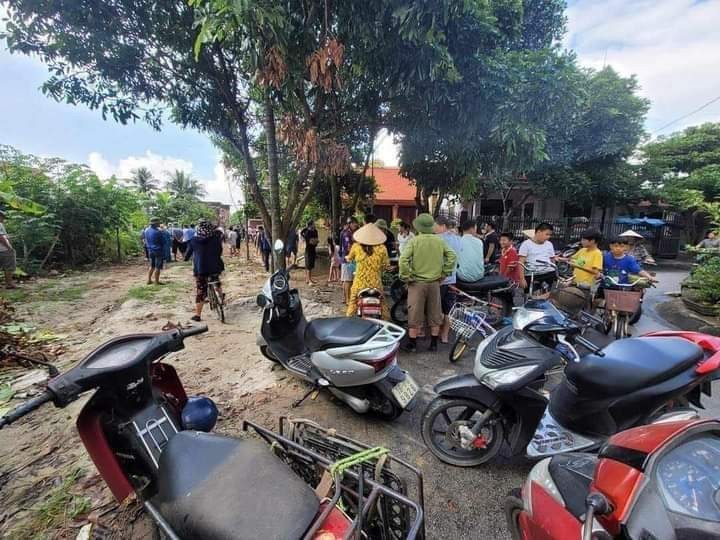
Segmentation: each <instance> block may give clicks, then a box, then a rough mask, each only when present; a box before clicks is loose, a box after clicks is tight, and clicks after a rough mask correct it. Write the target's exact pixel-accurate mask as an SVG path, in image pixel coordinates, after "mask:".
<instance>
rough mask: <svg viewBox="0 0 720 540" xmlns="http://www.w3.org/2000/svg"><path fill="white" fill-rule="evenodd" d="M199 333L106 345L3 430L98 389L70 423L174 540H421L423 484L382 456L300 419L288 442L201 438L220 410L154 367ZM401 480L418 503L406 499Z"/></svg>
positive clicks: (104, 472) (117, 487)
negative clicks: (414, 492)
mask: <svg viewBox="0 0 720 540" xmlns="http://www.w3.org/2000/svg"><path fill="white" fill-rule="evenodd" d="M206 331H207V327H206V326H202V327H196V328H189V329H179V328H174V329H172V330H170V331H167V332H162V333H157V334H134V335H129V336H123V337H120V338H116V339H113V340H111V341H109V342H107V343H105V344H104V345H102V346H101V347H99V348H98V349H96V350H95V351H93V352H92V353H90V354H89V355H88V356H87V357H86V358H85V359H84V360H82V361H81V362H80V363H79V364H78V365H77V366H75V367H74V368H72V369H70V370H69V371H67V372H65V373H63V374H61V375H59V376H57V377H55V378H53V379H52V380H50V381H49V383H48V385H47V389H46V390H44V391H43V392H42V393H40V394H39V395H38V396H36V397H34V398H32V399H30V400H29V401H26V402H25V403H23V404H22V405H20V406H19V407H18V408H16V409H15V410H13V411H12V412H10V413H8V414H7V415H6V416H4V417H2V418H0V428H2V427H4V426H6V425H8V424H10V423H12V422H14V421H16V420H18V419H20V418H22V417H23V416H25V415H26V414H28V413H29V412H31V411H33V410H35V409H37V408H38V407H40V406H41V405H43V404H45V403H48V402H50V401H52V402H53V403H54V404H55V406H57V407H65V406H66V405H68V404H69V403H71V402H72V401H74V400H75V399H77V398H78V397H79V396H80V395H81V394H83V393H84V392H87V391H90V390H95V393H94V394H93V396H92V397H91V398H90V400H89V401H88V402H87V403H86V404H85V406H84V407H83V409H82V411H81V412H80V415H79V417H78V419H77V428H78V431H79V434H80V439H81V440H82V442H83V444H84V446H85V448H86V449H87V452H88V453H89V454H90V457H91V458H92V460H93V462H94V463H95V466H96V467H97V469H98V472H99V473H100V476H101V477H102V478H103V480H104V481H105V482H106V484H107V486H108V488H109V489H110V491H111V492H112V494H113V495H114V496H115V498H116V499H117V501H118V502H123V501H125V500H127V499H128V498H131V497H136V498H138V499H139V500H140V501H142V503H143V505H144V507H145V509H146V510H147V512H148V514H149V515H150V516H151V517H152V519H153V520H154V521H155V523H156V524H157V526H158V528H159V529H160V530H161V531H162V532H163V533H164V534H165V536H166V537H168V538H170V539H178V538H208V539H220V538H222V539H230V538H247V539H251V538H252V539H255V538H303V539H307V540H310V539H320V538H322V539H323V540H332V539H336V538H337V539H339V538H349V537H350V536H353V537H354V535H359V536H358V537H363V538H365V537H368V538H379V537H382V538H421V537H422V534H423V504H422V495H423V494H422V476H421V475H420V473H419V472H418V471H417V470H416V469H414V468H412V467H410V466H409V465H407V464H406V463H404V462H402V461H400V460H398V459H397V458H395V457H393V456H391V455H389V454H387V450H384V449H375V450H384V451H382V452H378V451H373V449H369V448H368V447H367V446H365V445H362V444H361V443H358V442H357V441H353V440H351V439H348V438H346V437H343V436H341V435H338V434H336V433H334V432H332V433H330V432H327V431H325V430H323V429H322V428H319V427H318V426H315V425H314V424H310V423H308V422H303V421H294V422H293V421H286V422H285V425H286V426H287V427H286V429H290V428H291V431H292V434H290V435H288V436H287V437H286V436H285V435H284V432H283V423H281V433H280V434H277V433H274V432H272V431H270V430H267V429H265V428H262V427H260V426H257V425H255V424H253V423H251V422H245V423H244V425H243V429H244V430H246V431H247V430H250V429H252V430H253V431H254V432H255V433H257V434H258V435H259V436H260V437H261V438H262V439H264V440H265V441H266V442H268V443H269V444H270V446H267V445H264V444H263V443H261V442H259V441H257V440H252V439H247V438H245V439H234V438H230V437H223V436H220V435H215V434H212V433H208V432H209V431H210V430H211V429H212V428H213V426H214V424H215V420H216V419H217V409H216V408H215V405H214V404H213V403H212V401H211V400H209V399H208V398H204V397H203V398H188V396H187V395H186V393H185V389H184V388H183V385H182V383H181V382H180V379H179V378H178V375H177V373H176V371H175V369H174V368H173V367H172V366H171V365H169V364H164V363H162V362H160V361H159V360H160V359H161V358H162V357H164V356H165V355H166V354H168V353H170V352H172V351H177V350H180V349H182V348H183V347H184V344H183V340H184V339H185V338H186V337H188V336H192V335H195V334H200V333H202V332H206ZM339 464H342V467H341V468H340V469H339V468H338V466H339ZM333 465H334V466H333ZM393 466H395V468H394V469H393ZM400 467H402V468H403V473H404V474H405V475H406V476H405V477H400V476H398V474H397V471H398V470H399V469H400ZM340 470H342V471H343V472H339V471H340ZM330 471H332V472H330ZM370 471H371V472H370ZM408 471H409V475H414V476H415V477H416V481H417V484H416V486H417V498H418V499H419V502H416V501H415V500H412V499H410V498H409V497H408V496H407V493H408V490H407V486H408V484H407V483H406V480H405V478H407V477H408ZM341 508H344V509H346V510H341Z"/></svg>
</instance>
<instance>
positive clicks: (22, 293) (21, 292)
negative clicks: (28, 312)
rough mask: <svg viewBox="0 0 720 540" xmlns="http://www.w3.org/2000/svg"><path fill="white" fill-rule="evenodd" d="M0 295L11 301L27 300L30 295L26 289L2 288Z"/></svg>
mask: <svg viewBox="0 0 720 540" xmlns="http://www.w3.org/2000/svg"><path fill="white" fill-rule="evenodd" d="M0 297H2V298H4V299H5V300H8V301H9V302H25V301H26V300H27V299H28V297H29V293H28V291H27V290H25V289H2V290H0Z"/></svg>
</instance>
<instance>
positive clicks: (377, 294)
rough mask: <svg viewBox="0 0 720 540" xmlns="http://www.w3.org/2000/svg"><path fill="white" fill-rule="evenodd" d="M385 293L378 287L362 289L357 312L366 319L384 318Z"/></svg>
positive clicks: (359, 294)
mask: <svg viewBox="0 0 720 540" xmlns="http://www.w3.org/2000/svg"><path fill="white" fill-rule="evenodd" d="M382 303H383V293H382V291H379V290H377V289H371V288H368V289H362V290H361V291H359V292H358V296H357V311H356V312H355V314H356V315H357V316H358V317H361V318H364V319H382Z"/></svg>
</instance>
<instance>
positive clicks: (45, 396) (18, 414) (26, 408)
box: [0, 390, 53, 429]
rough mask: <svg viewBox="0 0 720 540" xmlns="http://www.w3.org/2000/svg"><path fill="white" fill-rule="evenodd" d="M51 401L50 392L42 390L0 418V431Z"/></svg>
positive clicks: (51, 395)
mask: <svg viewBox="0 0 720 540" xmlns="http://www.w3.org/2000/svg"><path fill="white" fill-rule="evenodd" d="M52 400H53V394H52V392H50V390H44V391H43V392H42V393H41V394H40V395H38V396H35V397H34V398H31V399H28V400H27V401H26V402H25V403H23V404H22V405H18V406H17V407H15V408H14V409H13V410H12V411H10V412H9V413H7V414H6V415H5V416H3V417H2V418H0V429H2V428H4V427H5V426H7V425H10V424H12V423H13V422H15V421H16V420H18V419H20V418H22V417H23V416H25V415H26V414H28V413H29V412H32V411H34V410H35V409H37V408H38V407H40V406H41V405H44V404H45V403H47V402H48V401H52Z"/></svg>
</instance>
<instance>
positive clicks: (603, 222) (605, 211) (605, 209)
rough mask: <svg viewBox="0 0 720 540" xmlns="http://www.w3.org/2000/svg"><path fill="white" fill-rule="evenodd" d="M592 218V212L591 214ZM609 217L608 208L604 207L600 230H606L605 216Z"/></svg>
mask: <svg viewBox="0 0 720 540" xmlns="http://www.w3.org/2000/svg"><path fill="white" fill-rule="evenodd" d="M590 214H591V215H590V217H592V212H591V213H590ZM606 215H607V206H603V209H602V215H601V216H600V230H601V231H604V230H605V216H606Z"/></svg>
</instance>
